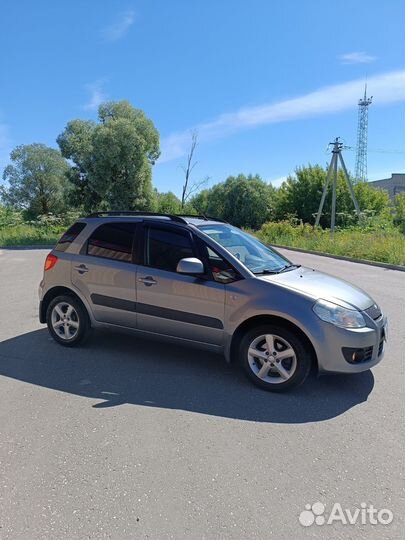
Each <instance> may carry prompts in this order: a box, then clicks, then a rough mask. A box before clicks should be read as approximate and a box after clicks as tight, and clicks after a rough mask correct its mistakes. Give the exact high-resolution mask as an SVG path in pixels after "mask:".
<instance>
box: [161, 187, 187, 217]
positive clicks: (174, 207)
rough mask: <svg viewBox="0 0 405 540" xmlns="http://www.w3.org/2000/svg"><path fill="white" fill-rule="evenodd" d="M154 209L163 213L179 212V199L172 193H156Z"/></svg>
mask: <svg viewBox="0 0 405 540" xmlns="http://www.w3.org/2000/svg"><path fill="white" fill-rule="evenodd" d="M156 201H157V202H156V210H157V212H162V213H165V214H179V213H180V212H181V201H180V199H179V198H178V197H176V195H175V194H174V193H172V192H171V191H168V192H167V193H156Z"/></svg>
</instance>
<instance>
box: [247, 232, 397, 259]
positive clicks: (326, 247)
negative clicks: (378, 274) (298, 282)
mask: <svg viewBox="0 0 405 540" xmlns="http://www.w3.org/2000/svg"><path fill="white" fill-rule="evenodd" d="M255 234H256V235H257V236H258V238H259V239H260V240H262V241H263V242H265V243H267V244H278V245H283V246H289V247H296V248H301V249H309V250H313V251H319V252H322V253H328V254H330V255H343V256H346V257H353V258H356V259H366V260H369V261H377V262H384V263H389V264H398V265H402V266H405V235H404V234H402V233H401V232H400V231H399V230H396V229H392V230H377V231H375V230H367V229H366V230H362V229H342V230H337V231H335V232H334V233H331V232H330V231H328V230H322V229H314V227H312V226H311V225H307V224H304V225H297V226H295V225H292V224H291V223H288V222H280V223H265V224H264V225H263V226H262V227H261V229H260V230H259V231H257V232H256V233H255Z"/></svg>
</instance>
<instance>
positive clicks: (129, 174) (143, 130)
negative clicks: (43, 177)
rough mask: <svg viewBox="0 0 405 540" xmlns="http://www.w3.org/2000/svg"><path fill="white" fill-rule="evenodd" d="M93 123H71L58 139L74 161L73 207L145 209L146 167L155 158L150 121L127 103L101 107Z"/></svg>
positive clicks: (147, 191)
mask: <svg viewBox="0 0 405 540" xmlns="http://www.w3.org/2000/svg"><path fill="white" fill-rule="evenodd" d="M98 120H99V121H98V122H92V121H85V120H73V121H71V122H69V123H68V124H67V126H66V128H65V130H64V131H63V133H61V135H59V137H58V139H57V142H58V144H59V146H60V149H61V151H62V154H63V156H64V157H66V158H68V159H70V160H72V162H73V167H72V170H71V173H70V180H71V182H72V183H73V185H74V187H75V189H74V193H73V199H74V201H75V203H76V204H80V205H82V206H83V207H84V209H85V210H86V211H92V210H98V209H99V210H121V209H127V210H145V209H148V208H150V206H151V204H152V199H153V191H152V178H151V166H152V165H153V164H154V163H155V161H156V160H157V159H158V157H159V134H158V132H157V130H156V128H155V127H154V125H153V123H152V121H151V120H149V119H148V118H147V117H146V116H145V114H144V113H143V112H142V111H141V110H139V109H135V108H134V107H132V105H131V104H130V103H128V102H127V101H117V102H107V103H103V104H102V105H100V107H99V110H98Z"/></svg>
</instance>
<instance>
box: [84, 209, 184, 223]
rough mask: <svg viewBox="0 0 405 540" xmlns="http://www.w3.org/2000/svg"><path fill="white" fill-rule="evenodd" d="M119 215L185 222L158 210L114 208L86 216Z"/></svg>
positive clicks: (181, 218) (179, 217)
mask: <svg viewBox="0 0 405 540" xmlns="http://www.w3.org/2000/svg"><path fill="white" fill-rule="evenodd" d="M119 216H140V217H141V216H145V217H166V218H168V219H170V220H171V221H176V222H178V223H187V221H186V220H185V219H184V218H183V217H182V216H176V215H173V214H163V213H160V212H141V211H132V210H114V211H106V212H94V213H92V214H89V215H88V216H86V217H88V218H96V217H119Z"/></svg>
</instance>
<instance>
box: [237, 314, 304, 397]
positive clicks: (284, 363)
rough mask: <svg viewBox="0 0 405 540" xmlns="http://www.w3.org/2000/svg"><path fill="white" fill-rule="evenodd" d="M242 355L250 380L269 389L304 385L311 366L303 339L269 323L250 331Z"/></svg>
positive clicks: (280, 390)
mask: <svg viewBox="0 0 405 540" xmlns="http://www.w3.org/2000/svg"><path fill="white" fill-rule="evenodd" d="M239 355H240V363H241V365H242V367H243V369H244V370H245V373H246V374H247V376H248V377H249V379H250V380H251V381H253V383H254V384H256V385H257V386H260V388H264V389H265V390H268V391H270V392H284V391H286V390H290V389H291V388H294V387H296V386H298V385H300V384H302V383H303V382H304V381H305V379H306V378H307V376H308V373H309V371H310V369H311V356H310V354H308V352H307V351H306V350H305V347H304V344H303V343H302V340H301V339H300V338H299V336H297V335H296V334H294V333H293V332H292V331H291V330H289V329H287V328H284V327H283V326H276V325H271V324H269V325H263V326H260V327H257V328H253V329H252V330H249V331H248V332H247V333H246V334H245V336H244V337H243V339H242V342H241V346H240V352H239Z"/></svg>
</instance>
